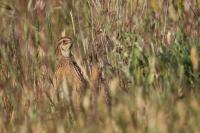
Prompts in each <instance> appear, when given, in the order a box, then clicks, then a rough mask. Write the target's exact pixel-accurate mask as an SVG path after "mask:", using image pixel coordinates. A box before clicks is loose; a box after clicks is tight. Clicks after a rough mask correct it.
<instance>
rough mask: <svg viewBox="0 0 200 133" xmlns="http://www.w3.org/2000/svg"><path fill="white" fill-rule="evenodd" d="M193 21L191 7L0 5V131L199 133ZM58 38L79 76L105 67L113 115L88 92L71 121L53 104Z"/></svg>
mask: <svg viewBox="0 0 200 133" xmlns="http://www.w3.org/2000/svg"><path fill="white" fill-rule="evenodd" d="M199 15H200V1H199V0H176V1H173V0H107V1H106V0H71V1H70V0H66V1H65V0H46V1H45V0H44V1H43V0H1V1H0V24H1V25H0V71H1V72H0V132H2V133H3V132H37V133H38V132H48V133H50V132H52V133H54V132H60V133H62V132H152V133H155V132H162V133H164V132H199V131H200V126H199V123H200V113H199V112H200V102H199V101H200V95H199V88H200V86H199V84H200V82H199V72H200V71H199V50H200V38H199V35H200V33H199V31H200V28H199V27H200V17H199ZM64 30H65V31H66V34H67V35H69V36H71V37H72V38H73V40H74V48H73V53H74V54H75V56H76V57H77V58H78V62H79V64H81V67H82V69H83V70H85V73H86V74H87V73H88V70H87V69H88V63H89V62H90V61H91V60H94V56H95V55H96V58H97V60H98V61H103V62H106V65H105V66H104V67H103V69H104V72H105V77H106V80H107V81H108V83H109V87H110V90H111V95H112V116H110V115H109V113H108V112H107V106H106V104H105V103H104V101H103V100H102V99H103V97H102V96H99V97H98V102H97V103H96V104H97V112H95V114H93V113H92V111H91V109H90V105H91V104H92V103H91V101H90V99H89V97H90V96H91V94H92V93H91V90H88V92H87V95H86V96H85V97H84V100H83V109H82V111H81V112H80V113H79V114H78V115H77V114H75V113H74V112H73V109H72V108H71V105H70V104H69V100H68V97H67V96H66V95H65V99H64V100H63V101H61V102H60V103H57V104H56V105H52V103H51V101H50V99H49V97H48V96H49V95H48V94H49V92H50V91H51V90H52V89H53V86H52V78H53V75H54V71H55V64H56V61H55V47H56V42H57V41H58V39H59V38H60V37H61V34H62V32H63V31H64ZM96 63H97V64H101V63H100V62H96ZM88 78H89V79H91V77H90V76H88Z"/></svg>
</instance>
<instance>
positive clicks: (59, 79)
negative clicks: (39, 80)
mask: <svg viewBox="0 0 200 133" xmlns="http://www.w3.org/2000/svg"><path fill="white" fill-rule="evenodd" d="M72 46H73V41H72V39H71V38H70V37H67V36H64V37H61V38H60V40H59V41H58V43H57V47H56V61H57V65H56V70H55V80H56V89H57V90H56V91H57V92H59V88H60V87H61V85H62V83H63V82H65V83H67V87H69V88H71V89H72V92H75V96H74V97H75V101H73V103H75V104H74V106H75V108H76V109H78V110H79V109H80V105H81V98H82V96H83V95H84V93H85V92H86V89H87V86H88V82H87V80H86V78H85V77H84V75H83V72H82V71H81V69H80V67H79V66H78V64H77V62H76V60H75V58H74V56H73V54H72ZM58 99H59V98H58ZM72 99H74V98H72Z"/></svg>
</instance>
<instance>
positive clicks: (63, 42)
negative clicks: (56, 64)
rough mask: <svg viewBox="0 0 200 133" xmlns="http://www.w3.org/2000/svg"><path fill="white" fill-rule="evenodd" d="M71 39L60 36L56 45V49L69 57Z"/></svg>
mask: <svg viewBox="0 0 200 133" xmlns="http://www.w3.org/2000/svg"><path fill="white" fill-rule="evenodd" d="M72 45H73V43H72V39H71V38H69V37H62V38H61V39H60V40H59V41H58V45H57V51H58V53H60V54H61V55H62V56H64V57H69V56H70V54H71V48H72Z"/></svg>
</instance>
